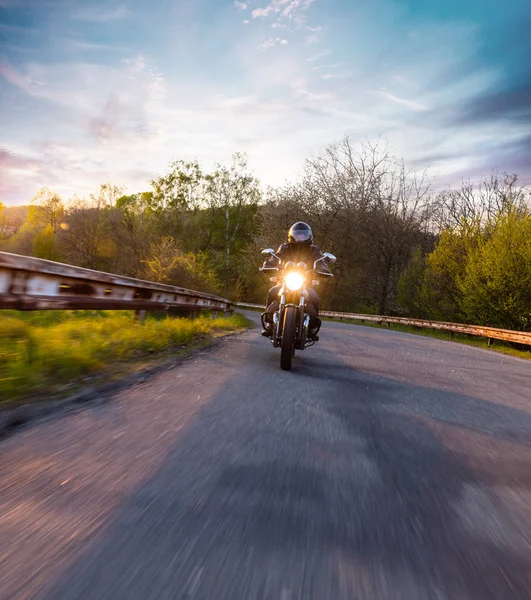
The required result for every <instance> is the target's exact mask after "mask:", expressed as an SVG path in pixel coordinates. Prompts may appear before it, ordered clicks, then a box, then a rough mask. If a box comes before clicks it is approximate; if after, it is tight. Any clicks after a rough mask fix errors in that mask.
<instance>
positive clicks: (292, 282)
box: [284, 272, 304, 292]
mask: <svg viewBox="0 0 531 600" xmlns="http://www.w3.org/2000/svg"><path fill="white" fill-rule="evenodd" d="M284 281H285V283H286V286H287V288H288V289H289V290H291V291H292V292H296V291H297V290H300V289H301V287H302V286H303V285H304V277H303V276H302V275H301V274H300V273H296V272H293V273H288V274H287V275H286V277H285V278H284Z"/></svg>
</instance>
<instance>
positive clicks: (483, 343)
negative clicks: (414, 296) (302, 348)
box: [324, 318, 531, 360]
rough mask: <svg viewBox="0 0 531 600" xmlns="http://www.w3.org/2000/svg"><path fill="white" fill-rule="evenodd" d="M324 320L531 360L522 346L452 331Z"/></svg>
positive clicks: (529, 351) (530, 354)
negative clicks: (400, 333) (426, 338)
mask: <svg viewBox="0 0 531 600" xmlns="http://www.w3.org/2000/svg"><path fill="white" fill-rule="evenodd" d="M324 320H325V321H334V322H336V323H345V324H350V325H360V326H362V327H374V328H376V329H387V330H391V331H400V332H402V333H411V334H413V335H420V336H423V337H431V338H436V339H438V340H444V341H447V342H456V343H459V344H466V345H467V346H474V347H475V348H483V349H484V350H490V351H493V352H499V353H501V354H507V355H509V356H516V357H517V358H523V359H525V360H531V348H529V349H527V348H526V347H525V346H522V345H521V344H511V343H510V342H504V341H502V340H491V343H490V344H489V341H488V340H487V339H486V338H483V337H479V336H478V337H476V336H472V335H466V334H462V333H454V332H452V331H442V330H440V329H424V328H420V327H412V326H409V325H400V324H398V323H390V324H389V327H388V326H387V325H386V324H384V323H381V324H380V323H369V322H368V321H363V322H362V321H356V320H348V321H347V320H344V319H328V318H325V319H324Z"/></svg>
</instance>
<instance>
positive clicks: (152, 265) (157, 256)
mask: <svg viewBox="0 0 531 600" xmlns="http://www.w3.org/2000/svg"><path fill="white" fill-rule="evenodd" d="M142 263H143V267H142V268H141V269H140V270H139V271H138V273H137V275H138V277H140V278H141V279H145V280H147V281H156V282H158V283H165V284H168V285H176V286H180V287H184V288H192V289H197V290H200V291H208V292H216V291H218V289H219V283H218V280H217V277H216V274H215V272H214V270H213V269H212V268H211V266H210V265H209V264H208V257H207V255H206V254H205V253H199V254H184V253H183V252H182V251H181V250H180V248H179V247H178V245H177V243H176V241H175V240H174V239H173V238H172V237H170V236H165V237H163V238H161V239H160V240H158V241H157V242H154V243H153V244H152V245H151V247H150V250H149V253H148V256H147V257H146V259H145V260H143V261H142Z"/></svg>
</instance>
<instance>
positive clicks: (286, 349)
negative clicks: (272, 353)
mask: <svg viewBox="0 0 531 600" xmlns="http://www.w3.org/2000/svg"><path fill="white" fill-rule="evenodd" d="M296 331H297V309H296V308H295V307H294V306H288V307H287V308H286V310H285V311H284V326H283V327H282V347H281V349H280V368H281V369H283V370H284V371H289V370H290V369H291V361H292V358H293V356H294V354H295V334H296Z"/></svg>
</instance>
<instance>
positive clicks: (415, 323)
mask: <svg viewBox="0 0 531 600" xmlns="http://www.w3.org/2000/svg"><path fill="white" fill-rule="evenodd" d="M236 306H238V307H241V308H253V309H261V310H265V307H264V306H261V305H259V304H246V303H243V302H240V303H237V304H236ZM320 314H321V316H322V317H328V318H331V319H340V320H345V321H361V322H364V321H367V322H369V323H377V324H379V325H381V324H383V323H387V324H389V325H391V324H393V323H394V324H397V325H407V326H410V327H419V328H422V329H439V330H442V331H452V332H454V333H462V334H466V335H474V336H478V337H484V338H487V339H488V340H502V341H504V342H512V343H515V344H522V345H527V346H531V333H529V332H525V331H511V330H510V329H496V328H495V327H483V326H481V325H465V324H461V323H446V322H443V321H431V320H425V319H408V318H405V317H382V316H380V315H366V314H356V313H342V312H334V311H321V313H320Z"/></svg>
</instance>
